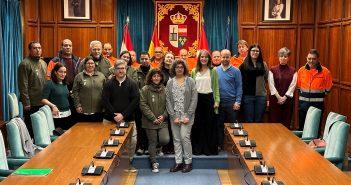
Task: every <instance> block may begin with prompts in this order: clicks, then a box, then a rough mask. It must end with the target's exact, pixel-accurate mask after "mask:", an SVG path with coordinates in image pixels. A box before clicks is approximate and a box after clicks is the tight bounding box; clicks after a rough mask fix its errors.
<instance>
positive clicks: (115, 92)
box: [102, 59, 139, 172]
mask: <svg viewBox="0 0 351 185" xmlns="http://www.w3.org/2000/svg"><path fill="white" fill-rule="evenodd" d="M126 68H127V64H126V62H125V61H124V60H120V59H118V60H117V61H116V63H115V66H114V76H113V78H111V79H110V80H108V81H107V82H106V83H105V85H104V88H103V90H102V101H103V104H104V106H105V115H104V118H105V119H106V120H108V121H111V122H116V123H121V122H128V123H129V124H131V126H132V131H131V132H132V136H131V138H130V140H129V143H128V150H129V159H130V164H131V162H132V160H133V156H134V154H135V147H136V140H137V132H136V126H135V124H134V112H135V110H136V108H137V106H138V103H139V89H138V86H137V84H136V83H135V82H134V80H132V79H130V78H129V77H128V76H127V75H126ZM129 170H130V171H131V172H136V169H135V168H133V167H132V166H131V165H130V168H129Z"/></svg>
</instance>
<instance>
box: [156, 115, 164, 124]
mask: <svg viewBox="0 0 351 185" xmlns="http://www.w3.org/2000/svg"><path fill="white" fill-rule="evenodd" d="M157 120H158V121H159V122H160V123H159V124H161V123H163V122H164V121H165V117H163V116H162V115H161V116H159V117H157Z"/></svg>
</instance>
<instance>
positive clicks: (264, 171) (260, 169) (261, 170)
mask: <svg viewBox="0 0 351 185" xmlns="http://www.w3.org/2000/svg"><path fill="white" fill-rule="evenodd" d="M254 171H255V174H256V175H273V174H275V169H274V167H273V166H268V165H267V164H266V162H265V161H262V160H260V164H259V165H255V166H254Z"/></svg>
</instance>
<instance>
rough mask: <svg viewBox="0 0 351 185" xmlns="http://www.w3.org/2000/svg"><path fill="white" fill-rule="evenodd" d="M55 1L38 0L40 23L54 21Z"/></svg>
mask: <svg viewBox="0 0 351 185" xmlns="http://www.w3.org/2000/svg"><path fill="white" fill-rule="evenodd" d="M54 6H55V1H48V0H41V1H39V8H40V10H45V11H40V21H41V22H42V23H44V22H45V23H54V21H55V17H54V14H55V11H56V10H57V9H56V8H55V7H54Z"/></svg>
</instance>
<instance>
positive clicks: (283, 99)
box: [280, 96, 288, 104]
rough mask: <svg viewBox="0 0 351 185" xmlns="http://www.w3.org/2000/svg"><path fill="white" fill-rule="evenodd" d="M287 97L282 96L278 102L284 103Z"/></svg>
mask: <svg viewBox="0 0 351 185" xmlns="http://www.w3.org/2000/svg"><path fill="white" fill-rule="evenodd" d="M287 99H288V97H286V96H283V97H282V99H281V101H280V103H281V104H284V103H285V102H286V100H287Z"/></svg>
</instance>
